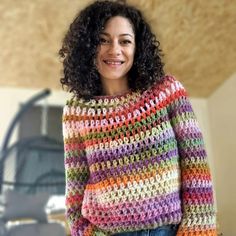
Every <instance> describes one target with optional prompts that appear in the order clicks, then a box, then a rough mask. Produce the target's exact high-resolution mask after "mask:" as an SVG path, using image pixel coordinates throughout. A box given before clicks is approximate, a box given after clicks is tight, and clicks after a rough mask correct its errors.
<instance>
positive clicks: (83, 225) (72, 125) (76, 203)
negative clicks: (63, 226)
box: [63, 105, 105, 236]
mask: <svg viewBox="0 0 236 236" xmlns="http://www.w3.org/2000/svg"><path fill="white" fill-rule="evenodd" d="M63 137H64V150H65V161H64V162H65V175H66V218H67V221H68V224H69V227H70V230H71V235H72V236H78V235H80V236H82V235H83V236H84V235H86V236H90V235H105V234H104V233H103V232H102V231H100V230H98V229H97V228H96V227H95V226H94V225H92V224H91V223H90V222H89V221H88V220H87V219H85V218H84V217H83V216H82V213H81V208H82V202H83V196H84V190H85V187H86V184H87V181H88V178H89V167H88V163H87V160H86V155H85V149H84V146H83V142H82V139H81V137H80V135H79V130H78V120H77V116H76V109H75V107H73V106H70V105H67V106H65V107H64V110H63Z"/></svg>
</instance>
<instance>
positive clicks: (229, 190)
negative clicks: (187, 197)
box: [208, 74, 236, 236]
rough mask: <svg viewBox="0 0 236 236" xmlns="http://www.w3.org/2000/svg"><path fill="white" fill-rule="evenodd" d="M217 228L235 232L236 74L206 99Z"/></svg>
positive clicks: (226, 233) (229, 233)
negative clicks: (212, 157)
mask: <svg viewBox="0 0 236 236" xmlns="http://www.w3.org/2000/svg"><path fill="white" fill-rule="evenodd" d="M208 107H209V121H210V123H209V124H210V132H211V140H212V150H213V154H214V167H215V176H216V185H215V188H216V197H217V209H218V217H219V224H220V229H221V231H222V233H223V235H224V236H233V235H236V227H235V220H236V184H235V180H236V137H235V136H236V74H234V75H233V76H232V77H231V78H229V79H228V80H227V81H226V82H225V83H224V84H223V85H222V86H221V87H220V88H219V89H218V90H217V91H216V92H215V93H214V94H213V95H212V96H211V97H210V98H209V100H208Z"/></svg>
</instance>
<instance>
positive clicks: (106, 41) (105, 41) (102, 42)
mask: <svg viewBox="0 0 236 236" xmlns="http://www.w3.org/2000/svg"><path fill="white" fill-rule="evenodd" d="M100 43H101V44H107V43H109V41H108V40H106V39H104V38H100Z"/></svg>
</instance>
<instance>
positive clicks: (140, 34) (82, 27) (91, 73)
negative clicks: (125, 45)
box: [59, 0, 164, 98]
mask: <svg viewBox="0 0 236 236" xmlns="http://www.w3.org/2000/svg"><path fill="white" fill-rule="evenodd" d="M114 16H122V17H125V18H127V19H128V20H129V21H130V22H131V24H132V26H133V29H134V34H135V44H136V50H135V55H134V62H133V65H132V68H131V69H130V71H129V74H128V84H129V88H130V89H131V90H133V91H137V90H139V91H143V90H145V89H147V88H148V87H150V86H151V85H152V84H153V83H154V82H156V81H161V80H162V77H163V76H164V69H163V67H164V64H163V62H162V61H161V57H162V51H161V49H160V42H159V41H158V40H157V39H156V36H155V35H154V34H153V33H152V32H151V28H150V26H149V24H148V23H147V22H146V21H145V20H144V18H143V16H142V13H141V12H140V11H139V10H138V9H136V8H135V7H133V6H129V5H127V4H126V3H124V2H121V1H108V0H98V1H95V2H94V3H92V4H91V5H89V6H87V7H86V8H85V9H84V10H82V11H81V12H80V13H79V14H78V15H77V16H76V17H75V19H74V21H73V22H72V23H71V25H70V28H69V30H68V32H67V34H66V35H65V38H64V40H63V43H62V48H61V49H60V50H59V55H60V57H61V58H62V59H63V67H64V77H63V78H61V80H60V81H61V83H62V85H63V87H64V86H66V87H67V88H68V89H69V91H70V92H72V93H74V94H75V95H76V96H77V97H83V98H91V97H93V96H97V95H101V93H102V85H101V81H100V76H99V73H98V71H97V68H96V66H95V63H94V60H95V57H96V54H97V47H98V45H99V43H100V38H99V36H100V33H101V32H102V30H103V29H104V26H105V24H106V22H107V20H109V19H110V18H111V17H114Z"/></svg>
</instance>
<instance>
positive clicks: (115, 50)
mask: <svg viewBox="0 0 236 236" xmlns="http://www.w3.org/2000/svg"><path fill="white" fill-rule="evenodd" d="M109 54H111V55H120V54H121V47H120V45H119V43H117V42H113V43H111V44H110V47H109Z"/></svg>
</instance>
